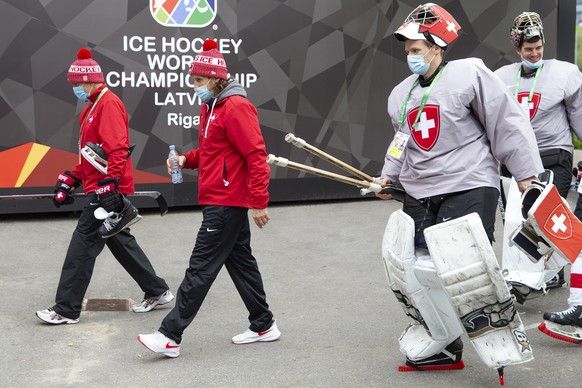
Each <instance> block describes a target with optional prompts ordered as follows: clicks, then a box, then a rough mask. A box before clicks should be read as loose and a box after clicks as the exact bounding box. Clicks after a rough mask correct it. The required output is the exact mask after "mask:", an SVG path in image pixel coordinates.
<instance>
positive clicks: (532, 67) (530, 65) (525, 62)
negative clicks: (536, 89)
mask: <svg viewBox="0 0 582 388" xmlns="http://www.w3.org/2000/svg"><path fill="white" fill-rule="evenodd" d="M521 63H523V65H524V66H525V67H527V68H528V69H530V70H536V69H537V68H538V67H540V66H541V65H543V64H544V60H543V59H540V60H539V61H537V62H536V63H531V62H530V61H528V60H527V59H524V58H521Z"/></svg>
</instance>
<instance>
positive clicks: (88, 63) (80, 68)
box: [67, 48, 105, 84]
mask: <svg viewBox="0 0 582 388" xmlns="http://www.w3.org/2000/svg"><path fill="white" fill-rule="evenodd" d="M67 81H69V82H70V83H72V84H81V83H103V82H105V78H103V73H102V72H101V67H100V66H99V64H98V63H97V62H95V60H94V59H93V58H92V55H91V51H89V50H87V49H86V48H82V49H80V50H79V52H77V60H76V61H75V62H73V64H72V65H71V67H69V74H67Z"/></svg>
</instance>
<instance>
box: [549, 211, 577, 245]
mask: <svg viewBox="0 0 582 388" xmlns="http://www.w3.org/2000/svg"><path fill="white" fill-rule="evenodd" d="M543 228H544V231H545V232H546V233H547V234H549V235H550V236H552V237H555V238H557V239H560V240H566V239H569V238H571V237H572V221H571V220H570V217H569V215H568V212H567V211H566V209H564V205H563V204H558V206H556V207H555V208H554V210H552V212H551V213H550V215H549V216H548V218H546V222H545V223H544V226H543Z"/></svg>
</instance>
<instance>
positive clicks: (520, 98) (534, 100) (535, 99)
mask: <svg viewBox="0 0 582 388" xmlns="http://www.w3.org/2000/svg"><path fill="white" fill-rule="evenodd" d="M528 99H529V92H521V93H518V94H517V102H519V105H521V107H522V108H523V110H524V111H525V112H526V113H528V114H529V120H530V121H531V120H533V118H534V116H535V115H536V113H537V111H538V107H539V106H540V101H541V99H542V95H541V94H539V93H534V94H533V96H532V97H531V101H528Z"/></svg>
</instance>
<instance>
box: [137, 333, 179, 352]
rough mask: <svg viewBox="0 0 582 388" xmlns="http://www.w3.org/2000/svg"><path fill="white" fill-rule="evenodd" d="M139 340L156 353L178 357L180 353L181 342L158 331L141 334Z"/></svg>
mask: <svg viewBox="0 0 582 388" xmlns="http://www.w3.org/2000/svg"><path fill="white" fill-rule="evenodd" d="M137 340H138V341H139V342H141V344H142V345H143V346H145V347H146V348H148V349H149V350H151V351H152V352H154V353H159V354H163V355H164V356H168V357H172V358H176V357H178V356H179V355H180V344H177V343H176V341H174V340H173V339H170V338H168V337H166V336H165V335H163V334H162V333H160V332H159V331H156V332H155V333H153V334H140V335H138V336H137Z"/></svg>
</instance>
